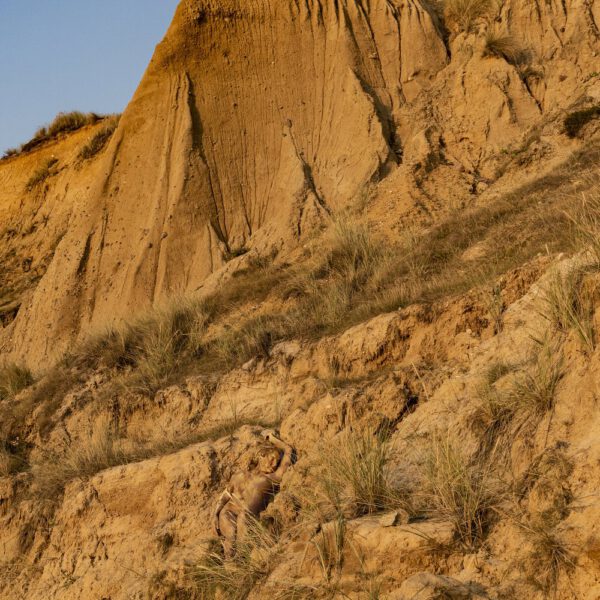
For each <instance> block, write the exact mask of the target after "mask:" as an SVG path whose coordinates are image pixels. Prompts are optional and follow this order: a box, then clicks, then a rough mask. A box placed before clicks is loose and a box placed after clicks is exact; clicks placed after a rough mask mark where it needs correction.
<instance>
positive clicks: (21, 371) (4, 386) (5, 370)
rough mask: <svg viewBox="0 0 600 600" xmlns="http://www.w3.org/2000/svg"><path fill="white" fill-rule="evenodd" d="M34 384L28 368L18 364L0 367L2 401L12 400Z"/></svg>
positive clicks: (0, 397)
mask: <svg viewBox="0 0 600 600" xmlns="http://www.w3.org/2000/svg"><path fill="white" fill-rule="evenodd" d="M33 383H34V378H33V375H32V373H31V371H30V370H29V369H28V368H27V367H24V366H22V365H18V364H16V363H6V364H4V365H0V400H12V399H13V398H14V397H15V396H16V395H17V394H19V392H21V391H23V390H24V389H25V388H28V387H29V386H30V385H33Z"/></svg>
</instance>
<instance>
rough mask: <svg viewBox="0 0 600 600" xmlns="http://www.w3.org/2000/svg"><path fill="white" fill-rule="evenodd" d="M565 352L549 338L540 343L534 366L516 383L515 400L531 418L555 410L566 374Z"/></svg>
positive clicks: (514, 386) (519, 376)
mask: <svg viewBox="0 0 600 600" xmlns="http://www.w3.org/2000/svg"><path fill="white" fill-rule="evenodd" d="M564 373H565V371H564V363H563V355H562V352H561V351H560V350H559V349H558V348H557V347H556V345H555V344H554V343H553V342H552V341H551V340H550V339H548V338H547V337H546V338H544V339H543V340H541V341H540V344H539V349H538V352H537V354H536V355H535V357H534V359H533V362H532V363H531V365H530V366H529V367H528V368H526V369H525V370H524V371H523V372H522V373H520V374H519V375H518V376H517V377H516V378H515V380H514V383H513V389H512V392H511V396H512V401H513V402H514V403H515V404H516V405H517V406H518V408H519V409H520V410H522V411H525V413H526V414H527V415H530V416H533V417H535V416H538V417H541V416H543V415H544V414H545V413H546V412H548V411H549V410H551V409H552V408H553V407H554V401H555V398H556V390H557V388H558V384H559V383H560V380H561V379H562V377H563V375H564Z"/></svg>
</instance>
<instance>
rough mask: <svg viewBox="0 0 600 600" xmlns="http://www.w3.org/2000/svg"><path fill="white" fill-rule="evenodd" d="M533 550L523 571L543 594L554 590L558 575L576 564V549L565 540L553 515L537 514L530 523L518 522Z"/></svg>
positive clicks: (568, 570) (571, 568)
mask: <svg viewBox="0 0 600 600" xmlns="http://www.w3.org/2000/svg"><path fill="white" fill-rule="evenodd" d="M519 525H520V527H521V529H522V530H523V532H524V533H525V536H526V538H528V540H529V542H530V543H531V545H532V547H533V551H532V553H531V554H530V556H529V557H528V558H527V559H526V564H525V567H526V571H527V573H528V574H529V577H530V579H531V580H532V581H533V583H534V584H535V585H536V586H537V587H538V588H539V589H540V590H541V591H543V592H544V593H549V592H551V591H552V590H556V585H557V582H558V578H559V577H560V575H561V573H569V572H571V571H572V570H573V569H574V568H575V566H576V563H577V558H576V554H575V548H574V546H573V545H571V544H569V543H567V542H566V541H565V540H564V535H563V534H562V533H561V531H560V529H559V524H558V522H557V521H556V518H555V517H554V516H553V515H550V516H547V515H544V514H541V515H538V516H537V518H535V519H534V520H533V522H531V523H528V524H526V523H523V522H520V523H519Z"/></svg>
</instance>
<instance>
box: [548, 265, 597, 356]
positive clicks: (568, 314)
mask: <svg viewBox="0 0 600 600" xmlns="http://www.w3.org/2000/svg"><path fill="white" fill-rule="evenodd" d="M583 276H584V273H583V271H581V270H573V271H571V272H569V273H565V274H561V273H560V272H558V271H557V272H555V273H554V275H553V277H552V278H551V280H550V282H549V284H548V287H547V289H546V293H545V297H544V305H545V306H544V309H542V314H543V315H544V316H545V317H546V318H547V319H548V320H549V321H550V322H551V323H552V325H553V326H554V327H556V328H557V329H558V330H559V331H563V332H568V331H574V332H575V334H576V335H577V337H578V338H579V340H580V342H581V344H582V345H583V346H584V348H586V350H588V351H589V352H593V351H594V348H595V346H596V333H595V331H594V308H595V307H594V299H593V297H592V295H591V294H590V293H589V290H588V291H587V293H586V291H584V288H583Z"/></svg>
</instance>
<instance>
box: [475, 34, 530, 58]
mask: <svg viewBox="0 0 600 600" xmlns="http://www.w3.org/2000/svg"><path fill="white" fill-rule="evenodd" d="M483 55H484V56H496V57H498V58H502V59H504V60H505V61H506V62H507V63H509V64H511V65H513V66H515V67H519V66H521V65H524V64H525V63H527V61H528V60H529V53H528V52H527V51H525V50H524V49H523V47H522V46H521V44H520V43H519V42H518V40H517V39H516V38H515V37H514V36H512V35H509V34H506V33H501V32H499V31H496V30H493V29H492V30H489V31H488V32H487V34H486V36H485V47H484V50H483Z"/></svg>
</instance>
